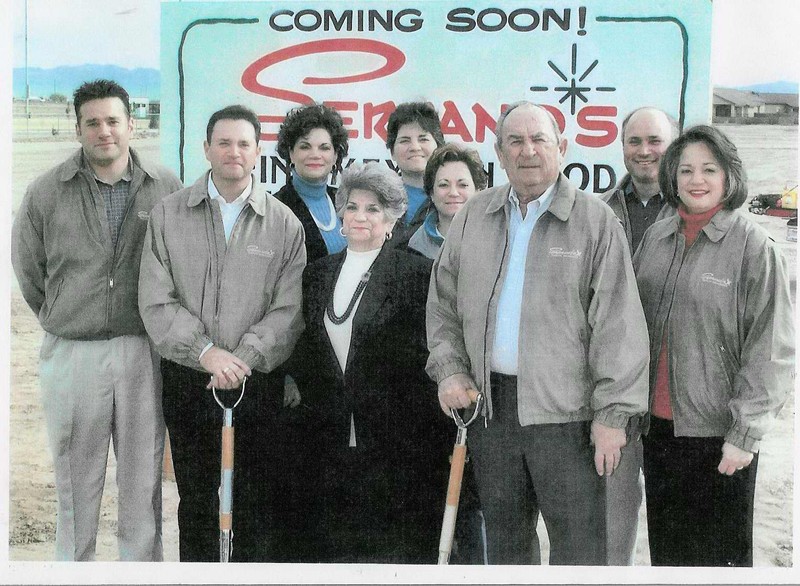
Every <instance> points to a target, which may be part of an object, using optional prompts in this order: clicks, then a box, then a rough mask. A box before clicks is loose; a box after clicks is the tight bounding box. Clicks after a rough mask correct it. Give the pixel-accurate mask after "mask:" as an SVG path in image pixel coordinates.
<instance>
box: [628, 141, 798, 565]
mask: <svg viewBox="0 0 800 586" xmlns="http://www.w3.org/2000/svg"><path fill="white" fill-rule="evenodd" d="M659 183H660V186H661V191H662V193H663V194H664V196H665V198H666V201H667V203H669V204H670V205H672V206H673V207H676V208H677V210H678V214H677V215H675V216H672V217H671V218H667V219H664V220H662V221H660V222H657V223H655V224H654V225H653V226H652V227H651V228H650V229H649V230H648V231H647V232H646V233H645V235H644V238H643V240H642V243H641V244H640V246H639V248H638V250H637V251H636V254H635V255H634V259H633V263H634V268H635V270H636V276H637V282H638V285H639V294H640V296H641V299H642V305H643V307H644V311H645V316H646V318H647V325H648V328H649V331H650V413H649V417H648V418H647V419H648V421H647V422H645V427H644V429H645V431H646V435H645V437H644V475H645V491H646V496H647V523H648V536H649V541H650V558H651V562H652V564H653V565H668V566H752V565H753V495H754V491H755V482H756V467H757V463H758V450H759V444H760V441H761V438H762V437H763V435H764V433H765V432H766V431H767V429H768V428H769V426H770V425H771V424H772V422H773V420H774V419H775V416H776V415H777V413H778V411H780V409H781V407H782V405H783V403H784V401H785V400H786V397H787V396H788V393H789V391H790V390H791V388H792V372H793V371H794V326H793V314H792V306H791V298H790V292H789V275H788V269H787V264H786V260H785V259H784V258H783V256H782V255H781V253H780V250H779V249H778V248H777V246H776V245H775V243H774V242H773V241H772V239H771V238H770V237H769V235H768V234H767V233H766V231H765V230H764V229H763V228H761V227H760V226H758V225H757V224H755V222H753V221H752V220H751V219H750V218H749V217H748V216H747V214H746V213H743V212H741V211H738V209H737V208H739V207H740V206H741V205H742V204H743V203H744V201H745V199H746V198H747V183H746V177H745V173H744V169H743V168H742V162H741V159H740V158H739V156H738V154H737V151H736V147H735V146H734V145H733V143H731V141H730V140H728V138H727V137H726V136H725V135H724V134H722V133H721V132H720V131H718V130H716V129H715V128H713V127H710V126H695V127H693V128H691V129H689V130H687V131H686V132H685V133H684V134H683V135H682V136H681V137H680V138H678V139H677V140H676V141H675V142H673V143H672V145H670V147H669V149H668V150H667V151H666V153H665V155H664V158H663V159H662V162H661V167H660V170H659Z"/></svg>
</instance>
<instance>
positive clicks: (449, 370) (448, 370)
mask: <svg viewBox="0 0 800 586" xmlns="http://www.w3.org/2000/svg"><path fill="white" fill-rule="evenodd" d="M426 370H427V373H428V376H430V377H431V378H432V379H433V380H435V381H436V384H439V383H440V382H442V381H443V380H444V379H446V378H447V377H448V376H453V375H454V374H466V375H469V374H470V371H469V366H467V365H466V364H464V363H463V362H461V361H460V360H454V361H453V362H447V363H445V364H440V365H436V366H429V367H428V368H427V369H426Z"/></svg>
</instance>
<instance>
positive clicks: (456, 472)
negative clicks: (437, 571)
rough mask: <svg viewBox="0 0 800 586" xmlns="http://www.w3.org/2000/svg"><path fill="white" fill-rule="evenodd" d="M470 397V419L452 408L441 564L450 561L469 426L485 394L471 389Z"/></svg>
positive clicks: (478, 412)
mask: <svg viewBox="0 0 800 586" xmlns="http://www.w3.org/2000/svg"><path fill="white" fill-rule="evenodd" d="M469 396H470V399H472V401H473V402H474V403H475V411H474V412H473V413H472V416H471V417H470V418H469V420H468V421H466V422H465V421H464V420H463V419H462V418H461V415H459V414H458V411H456V410H455V409H450V415H452V416H453V421H455V423H456V426H457V427H458V432H457V433H456V443H455V446H453V457H452V458H451V460H450V480H449V481H448V483H447V501H446V503H445V507H444V518H443V519H442V533H441V535H440V536H439V562H438V563H439V565H440V566H441V565H447V564H448V563H449V562H450V553H451V551H452V549H453V535H454V533H455V529H456V517H457V516H458V500H459V498H460V497H461V481H462V479H463V477H464V463H465V461H466V457H467V427H468V426H469V425H470V424H471V423H472V422H473V421H475V420H476V419H477V418H478V417H479V415H480V412H481V408H482V407H483V401H484V399H483V395H482V394H480V393H478V392H477V391H469Z"/></svg>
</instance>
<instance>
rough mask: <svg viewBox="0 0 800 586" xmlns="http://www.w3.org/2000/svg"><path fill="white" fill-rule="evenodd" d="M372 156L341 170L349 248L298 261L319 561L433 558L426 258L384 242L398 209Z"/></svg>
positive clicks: (390, 181) (437, 497)
mask: <svg viewBox="0 0 800 586" xmlns="http://www.w3.org/2000/svg"><path fill="white" fill-rule="evenodd" d="M406 205H407V204H406V194H405V190H404V189H403V185H402V182H401V180H400V179H399V177H398V176H397V175H396V174H394V173H393V172H391V171H390V170H389V169H388V168H386V167H384V166H382V165H379V164H376V163H373V164H367V165H365V166H360V165H353V166H352V167H350V168H349V169H347V170H346V171H345V172H344V174H343V176H342V183H341V186H340V188H339V192H338V193H337V196H336V207H337V210H338V213H339V215H340V216H341V217H342V220H343V234H344V235H345V237H346V238H347V242H348V246H347V249H346V250H345V251H343V252H341V253H338V254H335V255H332V256H328V257H325V258H322V259H320V260H318V261H316V262H315V263H312V264H311V265H309V266H308V267H306V270H305V273H304V274H303V294H304V301H303V310H304V311H303V313H304V316H305V322H306V330H305V333H304V335H303V337H302V338H301V341H300V342H299V343H298V346H297V349H296V351H295V355H294V357H293V359H292V361H291V363H292V367H293V368H292V376H293V377H294V378H295V380H296V381H297V383H298V385H299V387H300V391H301V394H302V396H303V402H304V404H305V405H306V406H307V407H308V408H309V409H310V410H311V412H312V420H313V421H314V423H315V425H314V426H313V431H309V435H310V436H311V437H309V438H308V441H309V442H310V443H311V445H312V446H314V449H313V450H312V452H313V455H312V456H310V458H311V461H310V462H309V464H310V470H312V471H313V473H312V476H311V477H310V478H309V482H308V483H306V485H305V486H304V487H303V489H305V490H308V491H309V493H308V496H309V501H310V504H309V514H310V515H312V517H313V518H314V519H315V523H314V525H316V527H315V528H314V529H315V530H314V531H313V535H309V539H310V540H311V542H312V543H315V544H316V547H317V548H318V549H317V552H318V555H317V559H316V561H324V562H362V563H364V562H366V563H370V562H372V563H435V562H436V559H437V550H438V548H437V544H438V533H439V526H440V522H441V518H442V512H443V510H444V499H445V492H446V487H447V454H448V452H449V448H450V445H449V444H450V437H449V436H450V435H451V433H450V432H451V431H452V430H451V429H450V427H451V425H450V424H449V422H448V420H447V419H446V418H445V417H444V416H443V415H442V414H441V411H440V410H439V409H438V405H437V399H436V386H435V385H434V384H433V383H432V382H431V380H430V379H429V378H428V377H427V375H426V374H425V370H424V369H425V362H426V360H427V356H428V351H427V346H426V342H425V300H426V297H427V290H428V281H429V276H430V268H431V267H430V261H429V260H427V259H424V258H422V257H419V256H416V255H412V254H409V253H407V252H403V251H399V250H397V249H394V248H392V247H389V246H384V244H385V242H386V241H387V240H389V239H391V237H392V229H393V227H394V224H395V221H396V220H397V219H398V218H400V217H402V215H403V213H404V212H405V208H406Z"/></svg>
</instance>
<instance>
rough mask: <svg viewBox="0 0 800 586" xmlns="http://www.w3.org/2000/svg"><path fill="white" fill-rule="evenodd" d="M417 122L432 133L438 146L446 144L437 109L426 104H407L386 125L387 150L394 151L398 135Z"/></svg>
mask: <svg viewBox="0 0 800 586" xmlns="http://www.w3.org/2000/svg"><path fill="white" fill-rule="evenodd" d="M414 122H416V123H417V124H419V125H420V126H421V127H422V129H423V130H424V131H426V132H430V134H431V136H433V140H435V141H436V146H437V147H440V146H442V145H443V144H444V135H443V134H442V123H441V121H440V120H439V114H438V113H437V112H436V109H435V108H434V107H433V106H431V105H430V104H428V103H426V102H406V103H404V104H400V105H399V106H397V108H396V109H395V111H394V112H392V113H391V114H390V115H389V121H388V122H387V123H386V148H387V149H389V152H392V151H393V150H394V143H395V141H396V140H397V133H398V132H399V131H400V127H401V126H403V125H404V124H413V123H414Z"/></svg>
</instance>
